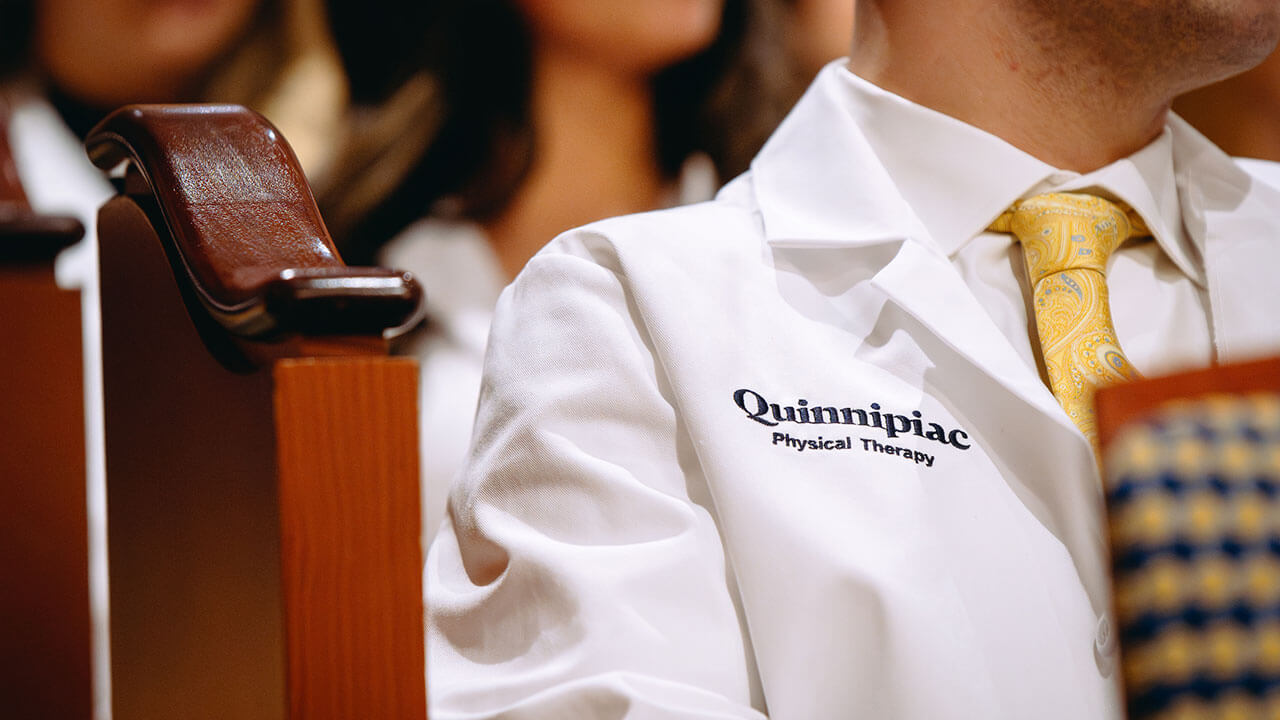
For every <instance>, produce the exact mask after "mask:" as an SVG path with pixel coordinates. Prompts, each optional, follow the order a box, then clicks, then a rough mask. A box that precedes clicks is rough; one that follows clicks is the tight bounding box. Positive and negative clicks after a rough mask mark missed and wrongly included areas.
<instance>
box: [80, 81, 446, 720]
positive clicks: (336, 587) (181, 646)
mask: <svg viewBox="0 0 1280 720" xmlns="http://www.w3.org/2000/svg"><path fill="white" fill-rule="evenodd" d="M86 146H87V149H88V151H89V155H90V158H91V159H92V160H93V161H94V163H95V164H97V165H98V166H99V167H101V168H103V169H114V170H115V171H116V172H115V174H116V175H117V176H120V175H121V170H123V175H122V176H120V177H119V179H118V180H117V182H118V186H119V187H120V189H121V193H120V194H119V195H118V196H116V197H115V198H113V199H112V200H110V201H108V202H107V204H106V205H105V206H104V207H103V208H102V210H101V213H100V215H99V220H98V234H99V245H100V263H101V274H102V321H103V351H104V380H105V403H106V452H107V478H108V480H107V485H108V499H107V504H108V509H109V515H108V528H109V529H108V543H109V552H110V573H111V575H110V584H111V658H112V696H113V697H112V706H113V710H114V714H115V717H117V718H129V719H130V720H133V719H135V718H175V717H181V718H211V719H212V718H237V719H242V718H289V719H290V720H293V719H298V718H307V719H309V720H310V719H312V718H387V719H388V720H390V719H392V718H395V719H397V720H399V719H404V718H407V719H410V720H412V719H413V718H425V714H426V700H425V680H424V677H425V676H424V668H423V615H422V592H421V576H422V552H421V545H420V537H419V535H420V530H419V525H420V520H419V518H420V515H419V509H418V457H417V452H418V433H417V390H416V382H417V370H416V366H415V363H414V361H412V360H410V359H405V358H391V357H388V356H387V348H386V341H385V340H384V335H385V334H387V332H388V331H389V330H392V329H394V328H397V327H401V326H405V325H408V324H411V323H413V322H414V321H415V319H416V318H417V317H420V312H421V310H420V308H421V300H422V298H421V292H420V290H419V288H418V286H417V284H416V282H415V281H414V280H413V278H412V277H410V276H409V275H408V274H406V273H401V272H396V271H390V270H383V269H369V268H365V269H361V268H349V267H346V266H345V265H344V264H343V263H342V261H341V259H340V258H339V256H338V254H337V252H336V251H335V249H334V247H333V245H332V243H331V241H330V239H329V236H328V233H327V231H326V230H325V228H324V224H323V222H322V221H321V219H320V217H319V215H318V213H317V211H316V208H315V203H314V200H313V199H312V195H311V191H310V189H309V188H308V187H307V184H306V182H305V180H304V179H303V177H302V174H301V172H300V170H299V169H298V166H297V162H296V159H295V158H294V156H293V153H292V151H291V150H290V149H289V147H288V145H287V144H286V143H285V142H284V140H283V139H282V138H281V137H280V136H279V134H278V133H277V132H276V131H275V129H274V128H272V127H271V126H270V125H269V124H268V123H267V122H266V121H265V120H264V119H262V118H261V117H260V116H258V115H256V114H254V113H252V112H250V111H248V110H245V109H243V108H240V107H235V106H132V107H129V108H124V109H122V110H120V111H117V112H116V113H114V114H112V115H111V116H109V117H108V118H106V119H105V120H104V121H103V122H102V123H101V124H100V125H99V126H98V127H97V128H95V129H94V130H93V132H91V133H90V135H89V137H88V140H87V142H86Z"/></svg>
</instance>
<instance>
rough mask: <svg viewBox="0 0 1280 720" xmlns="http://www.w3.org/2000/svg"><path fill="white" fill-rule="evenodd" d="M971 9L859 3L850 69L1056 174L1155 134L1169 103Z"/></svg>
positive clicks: (1123, 152) (1120, 152)
mask: <svg viewBox="0 0 1280 720" xmlns="http://www.w3.org/2000/svg"><path fill="white" fill-rule="evenodd" d="M977 5H979V4H977V3H955V5H953V6H952V7H953V8H954V11H952V12H948V13H932V14H926V13H914V12H900V11H899V9H900V8H901V7H903V6H902V5H898V6H889V7H882V6H880V5H878V4H877V3H874V2H868V3H859V4H858V19H857V24H856V30H855V41H854V47H853V53H852V55H851V57H850V62H849V67H850V69H851V70H852V71H853V72H854V73H855V74H857V75H859V76H860V77H862V78H864V79H866V80H868V81H869V82H872V83H874V84H875V85H877V86H879V87H882V88H884V89H885V90H888V91H890V92H893V93H895V94H898V95H900V96H902V97H904V98H907V99H908V100H911V101H913V102H916V103H919V104H921V105H924V106H926V107H929V108H932V109H934V110H937V111H938V112H941V113H944V114H946V115H950V116H952V117H954V118H956V119H958V120H961V121H963V122H965V123H968V124H970V125H973V126H975V127H978V128H981V129H983V130H986V131H987V132H990V133H992V134H994V135H996V136H998V137H1000V138H1002V139H1004V140H1005V141H1006V142H1008V143H1010V144H1011V145H1013V146H1015V147H1017V148H1019V149H1021V150H1023V151H1025V152H1027V153H1029V154H1031V155H1033V156H1035V157H1037V158H1039V159H1040V160H1042V161H1044V162H1046V163H1049V164H1050V165H1053V166H1054V167H1058V168H1061V169H1064V170H1075V171H1077V172H1090V171H1092V170H1096V169H1098V168H1100V167H1103V166H1105V165H1108V164H1110V163H1112V162H1114V161H1116V160H1118V159H1120V158H1123V157H1126V156H1128V155H1130V154H1132V153H1134V152H1136V151H1137V150H1139V149H1140V148H1142V147H1143V146H1144V145H1146V144H1147V143H1149V142H1150V141H1151V140H1152V139H1154V138H1155V137H1156V136H1157V135H1158V134H1159V133H1160V131H1161V128H1162V127H1163V126H1164V122H1165V118H1166V115H1167V113H1168V108H1169V97H1165V96H1164V95H1163V94H1162V93H1160V92H1159V91H1158V90H1157V89H1155V88H1152V87H1151V86H1149V85H1147V84H1145V83H1142V82H1139V81H1137V80H1135V79H1134V78H1131V77H1125V74H1124V73H1123V72H1119V73H1115V74H1113V75H1108V73H1107V72H1106V71H1105V70H1103V69H1101V68H1099V67H1097V65H1099V64H1100V63H1090V62H1087V61H1086V60H1084V59H1082V54H1081V55H1077V56H1075V57H1073V56H1072V54H1071V53H1070V52H1053V51H1052V50H1051V49H1050V48H1048V47H1047V46H1045V45H1042V44H1037V43H1035V42H1032V41H1031V39H1032V38H1035V37H1036V34H1035V33H1033V32H1028V30H1027V29H1026V28H1024V27H1018V26H1017V25H1016V22H1017V19H1016V18H1010V17H1005V16H1002V15H1001V14H999V13H997V12H995V11H993V10H992V9H991V7H990V6H989V5H988V6H986V7H981V8H980V7H977ZM893 12H898V15H901V17H899V16H898V15H895V16H893V17H886V16H885V13H893ZM925 38H927V39H928V41H927V42H924V41H923V40H924V39H925Z"/></svg>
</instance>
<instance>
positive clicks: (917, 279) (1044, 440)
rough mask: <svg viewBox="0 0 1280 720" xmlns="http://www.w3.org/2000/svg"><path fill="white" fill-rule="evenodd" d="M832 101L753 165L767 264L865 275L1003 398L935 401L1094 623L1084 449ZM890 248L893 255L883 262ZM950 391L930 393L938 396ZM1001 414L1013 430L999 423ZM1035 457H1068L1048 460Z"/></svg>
mask: <svg viewBox="0 0 1280 720" xmlns="http://www.w3.org/2000/svg"><path fill="white" fill-rule="evenodd" d="M831 79H832V78H830V77H828V80H831ZM839 90H840V88H839V86H838V84H836V83H834V82H826V83H822V82H820V83H817V84H815V85H814V86H813V87H812V88H811V89H810V92H809V93H808V94H807V95H806V97H805V98H804V99H802V100H801V102H800V103H799V104H798V105H797V107H796V109H795V111H794V112H793V114H792V117H791V118H789V119H788V121H787V122H786V123H784V125H783V126H782V127H781V128H779V130H778V132H777V133H775V135H774V137H773V139H772V140H771V141H770V143H769V145H767V146H766V147H765V148H764V150H762V151H761V153H760V155H759V156H758V157H757V159H756V161H755V163H753V166H752V182H753V183H754V187H755V193H756V199H757V202H758V204H759V207H760V210H761V216H762V222H763V224H764V230H765V235H766V238H767V242H768V243H769V245H770V246H771V247H772V248H773V249H774V250H775V252H776V251H779V250H782V251H784V252H791V253H794V252H802V253H811V252H826V253H831V262H844V263H854V264H857V265H858V266H861V267H866V268H868V270H869V271H870V282H871V283H872V284H873V285H874V286H875V287H877V288H879V289H880V290H881V291H882V292H883V293H884V294H885V296H886V297H887V299H888V301H889V302H891V303H893V304H894V305H896V306H897V307H899V308H901V309H902V310H903V311H905V312H906V313H907V314H908V315H910V316H911V317H912V318H914V319H915V320H916V321H917V322H918V323H919V325H920V328H921V332H924V333H927V334H928V335H929V336H930V337H929V338H920V341H921V344H922V345H926V344H930V342H931V341H935V340H936V341H937V342H938V343H941V346H940V347H945V348H947V349H948V350H947V352H948V354H949V357H952V358H954V359H955V361H956V362H959V363H964V364H965V365H966V368H963V369H961V370H959V371H955V372H954V375H955V376H957V377H959V376H965V375H972V373H971V372H969V370H970V369H971V370H972V371H975V372H977V373H979V374H980V377H982V378H983V379H984V380H986V381H989V382H983V383H982V384H983V385H984V387H990V388H998V390H997V392H1002V393H1004V394H1006V395H1007V396H1009V397H1007V398H1005V399H1003V401H1001V402H986V401H985V400H984V399H983V398H981V397H976V398H966V399H964V400H960V399H959V396H960V395H964V394H965V393H963V392H961V393H957V397H956V398H946V397H944V398H941V399H942V401H943V402H944V403H954V404H961V403H962V404H963V407H962V408H958V409H959V410H960V411H961V412H963V413H964V414H965V415H966V416H967V419H968V420H970V421H972V422H974V423H975V425H976V426H982V427H987V428H996V429H993V430H991V431H990V432H988V433H986V434H985V436H984V438H983V441H984V442H985V443H987V444H988V447H987V450H988V454H989V456H991V457H992V458H993V461H995V462H997V463H998V464H999V465H998V469H999V471H1000V472H1001V474H1002V475H1003V476H1004V477H1006V478H1007V479H1008V482H1009V483H1010V485H1011V486H1012V487H1013V489H1014V491H1015V492H1016V493H1017V494H1018V495H1019V497H1020V498H1021V499H1022V500H1023V503H1024V504H1025V505H1026V506H1027V508H1028V509H1029V510H1030V511H1031V512H1032V513H1033V514H1035V515H1036V516H1037V517H1038V518H1039V519H1040V521H1041V523H1042V524H1044V525H1045V527H1046V528H1048V529H1049V530H1050V531H1051V532H1053V533H1054V534H1055V535H1056V536H1057V537H1058V538H1059V539H1060V540H1061V541H1062V542H1063V544H1064V545H1065V546H1066V547H1067V548H1068V550H1069V551H1070V552H1071V555H1072V557H1073V559H1074V560H1075V562H1076V566H1077V570H1078V572H1079V574H1080V576H1081V579H1082V582H1083V583H1084V585H1085V587H1086V589H1087V590H1088V592H1089V595H1090V599H1091V601H1092V603H1093V605H1094V608H1095V610H1096V611H1098V613H1099V614H1101V612H1102V611H1104V610H1105V609H1106V605H1107V588H1106V579H1105V577H1106V576H1105V572H1104V570H1103V567H1102V558H1103V553H1102V548H1103V541H1102V538H1103V535H1102V532H1101V529H1100V513H1099V505H1098V503H1099V496H1098V480H1097V471H1096V467H1095V465H1094V462H1093V460H1092V452H1091V450H1090V448H1089V445H1088V442H1087V441H1086V440H1085V439H1084V437H1083V436H1082V435H1081V434H1080V433H1079V431H1078V430H1077V429H1076V428H1075V426H1074V425H1072V424H1071V421H1070V419H1069V418H1068V417H1067V416H1066V414H1065V412H1063V410H1062V409H1061V407H1060V406H1059V405H1058V404H1057V401H1056V400H1055V399H1054V397H1053V395H1052V393H1051V392H1050V391H1049V389H1048V388H1047V387H1046V386H1045V385H1044V383H1043V382H1042V381H1041V380H1040V378H1039V376H1038V374H1037V373H1036V371H1035V370H1034V369H1032V368H1030V367H1028V366H1027V364H1026V363H1025V362H1023V360H1022V358H1021V357H1020V356H1019V355H1018V354H1017V352H1016V351H1015V350H1014V348H1013V347H1012V345H1010V343H1009V341H1008V339H1007V338H1005V337H1004V335H1003V334H1002V333H1001V332H1000V331H999V329H998V328H997V327H996V326H995V323H994V322H993V321H992V320H991V319H990V318H989V317H988V315H987V313H986V311H985V310H984V309H983V308H982V307H981V304H980V303H979V302H978V300H977V298H976V297H974V295H973V293H972V291H970V290H969V288H968V287H967V286H966V285H965V284H964V281H963V279H962V278H961V277H960V275H959V273H958V272H957V271H956V270H955V268H954V267H953V266H952V265H951V263H950V261H949V260H948V259H947V257H946V256H945V255H944V254H943V253H942V252H941V251H939V250H938V249H937V248H936V246H935V244H934V243H933V241H932V240H931V238H930V237H929V235H928V233H927V231H926V230H925V228H924V226H923V224H922V223H921V222H920V221H919V219H918V218H917V217H916V215H915V214H914V212H913V211H912V210H911V208H910V207H909V206H907V204H906V202H905V200H904V199H903V198H902V196H901V195H900V194H899V193H898V191H897V190H896V185H895V183H894V181H893V179H892V178H891V177H889V176H888V174H887V173H886V171H885V169H884V167H883V166H882V165H881V164H880V162H879V161H878V160H877V158H876V156H875V153H874V152H873V150H872V149H871V147H870V146H869V145H868V143H867V142H866V140H865V138H864V137H863V136H862V135H861V133H860V132H858V129H857V125H856V124H855V123H854V122H852V121H851V119H850V118H849V117H848V115H847V113H845V112H844V109H843V108H841V107H839V106H840V105H841V104H842V102H843V101H842V99H841V98H840V97H839V94H838V92H839ZM833 105H834V106H835V107H833ZM894 245H896V246H897V251H896V253H895V252H886V249H889V250H891V249H892V246H894ZM876 262H878V263H879V266H878V267H877V266H876V265H875V263H876ZM951 353H953V355H951ZM949 372H950V371H949ZM950 385H952V386H953V385H954V383H951V384H950ZM947 386H948V385H947V384H939V385H938V386H936V387H934V388H930V390H931V391H937V392H940V393H943V394H946V393H947V392H949V391H948V390H947V389H946V388H947ZM1010 408H1012V409H1013V414H1014V415H1016V420H1013V419H1012V418H1010V417H998V416H997V415H999V414H1000V413H1004V412H1007V411H1008V410H1009V409H1010ZM1030 418H1033V419H1030ZM1038 447H1050V448H1067V449H1066V450H1065V451H1062V452H1053V453H1051V452H1038V451H1037V450H1035V448H1038Z"/></svg>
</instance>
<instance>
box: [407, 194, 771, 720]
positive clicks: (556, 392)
mask: <svg viewBox="0 0 1280 720" xmlns="http://www.w3.org/2000/svg"><path fill="white" fill-rule="evenodd" d="M749 215H750V214H749V213H745V214H744V213H741V212H739V211H736V210H726V209H725V208H722V207H718V206H715V205H704V206H693V207H691V208H687V209H682V210H672V211H664V212H660V213H654V214H650V215H646V216H638V217H631V218H625V219H620V220H617V221H611V222H608V223H600V224H596V225H593V226H588V227H586V228H582V229H579V230H575V231H572V232H570V233H567V234H565V235H563V236H561V237H560V238H558V239H557V240H555V241H554V242H553V243H551V244H550V245H549V246H548V247H547V248H545V249H544V250H543V251H542V252H541V253H540V254H539V255H538V256H536V257H535V258H534V259H533V260H532V261H531V262H530V263H528V265H527V266H526V268H525V270H524V271H523V272H522V273H521V275H520V276H519V277H518V278H517V280H516V281H515V282H514V283H513V284H512V285H511V286H510V287H509V288H508V289H507V290H506V291H505V292H504V293H503V296H502V298H501V299H500V300H499V304H498V309H497V312H496V316H495V320H494V325H493V329H492V332H491V335H490V346H489V353H488V357H487V358H486V374H485V381H484V385H483V387H482V389H481V400H480V409H479V412H478V415H477V418H476V426H475V434H474V439H473V450H472V455H471V458H470V461H469V463H468V465H467V467H466V468H465V470H464V472H463V473H462V475H461V477H460V478H459V481H458V483H457V484H456V485H455V487H454V490H453V492H452V495H451V498H450V518H449V519H448V520H447V521H446V527H445V528H444V529H443V531H442V532H441V534H440V535H439V536H438V538H437V540H436V542H435V543H434V544H433V546H432V548H431V551H430V554H429V557H428V563H427V578H426V585H427V588H428V593H427V607H428V608H429V612H428V645H427V647H428V652H429V653H430V658H429V666H430V667H431V668H432V671H431V672H432V674H431V682H432V688H431V693H432V702H433V707H432V711H433V717H491V716H494V715H502V716H503V717H529V718H534V717H536V718H544V717H545V718H560V717H571V716H574V717H584V716H585V717H655V718H663V717H673V718H674V717H682V718H683V717H691V718H698V717H705V718H758V717H760V714H759V712H758V710H757V709H755V708H753V707H752V698H753V692H752V671H751V670H750V667H749V664H750V660H749V653H748V650H747V649H746V647H745V640H744V632H743V628H742V627H741V625H740V623H739V619H738V614H737V612H736V610H735V606H734V599H733V597H732V591H731V589H730V586H729V584H728V583H727V582H726V573H727V572H728V570H727V567H726V562H725V556H724V550H723V547H722V544H721V541H720V538H719V535H718V532H717V528H716V524H715V520H714V519H713V517H712V516H711V513H710V511H709V509H708V505H707V503H706V502H705V501H704V500H703V499H702V498H701V495H702V494H703V493H702V492H701V491H700V490H699V489H698V488H699V485H700V483H701V479H700V471H699V470H698V464H697V462H696V457H695V453H694V451H693V450H692V448H691V445H690V442H689V440H688V437H687V435H685V434H684V433H685V431H684V429H683V428H682V426H681V423H680V421H679V420H678V412H677V409H676V403H675V399H674V397H673V395H672V394H671V392H670V384H669V379H668V377H667V373H666V371H665V370H664V368H663V367H662V364H661V361H660V360H659V359H657V355H656V353H655V349H654V347H655V339H654V336H655V333H657V332H660V330H655V329H654V328H651V327H650V326H649V325H648V324H647V323H646V320H645V317H644V314H645V313H647V312H650V309H649V308H648V307H646V301H645V300H644V299H643V297H644V296H645V295H646V294H647V290H646V289H645V288H644V286H645V284H646V283H649V282H656V281H657V278H659V277H667V278H668V280H667V281H666V282H668V283H669V284H670V285H677V286H678V285H679V284H680V283H681V282H682V281H683V279H682V278H681V277H680V276H679V275H678V274H676V275H675V276H674V277H672V276H670V274H672V273H680V272H681V271H682V268H681V267H680V264H679V262H670V261H669V260H670V258H668V257H665V253H667V252H672V251H674V250H675V249H677V248H679V247H680V246H681V244H682V242H688V243H693V244H695V245H696V244H697V242H696V237H697V235H698V233H697V232H691V231H690V230H689V228H697V227H701V226H703V225H704V224H705V227H707V228H711V227H715V226H716V224H717V223H718V222H721V221H728V222H733V223H740V224H741V225H742V227H743V229H747V228H749V227H750V219H749ZM681 228H684V229H683V230H682V229H681ZM664 231H669V232H665V234H664ZM692 252H695V253H696V252H697V251H696V250H694V251H692ZM655 292H656V291H655ZM659 314H661V313H659ZM677 647H678V651H675V650H674V648H677Z"/></svg>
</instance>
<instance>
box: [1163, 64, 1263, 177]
mask: <svg viewBox="0 0 1280 720" xmlns="http://www.w3.org/2000/svg"><path fill="white" fill-rule="evenodd" d="M1173 109H1174V111H1175V112H1177V113H1178V114H1179V115H1181V116H1182V118H1183V119H1185V120H1186V121H1187V122H1189V123H1191V124H1192V125H1193V126H1195V128H1196V129H1197V130H1199V131H1200V132H1202V133H1204V134H1205V135H1206V136H1207V137H1208V138H1209V139H1210V140H1212V141H1213V142H1214V144H1216V145H1218V146H1219V147H1221V148H1222V149H1223V150H1224V151H1226V152H1227V154H1229V155H1233V156H1235V157H1237V158H1239V159H1240V160H1238V162H1240V163H1241V165H1243V166H1244V167H1245V168H1246V169H1248V170H1249V172H1251V173H1253V174H1255V175H1258V176H1260V177H1262V178H1263V179H1264V180H1265V181H1267V182H1269V183H1271V184H1272V185H1275V186H1277V187H1280V169H1278V168H1280V165H1276V164H1274V162H1255V160H1270V161H1280V52H1276V53H1272V54H1271V56H1270V57H1268V58H1267V59H1266V60H1265V61H1263V63H1262V64H1261V65H1259V66H1258V67H1256V68H1254V69H1252V70H1250V71H1249V72H1247V73H1243V74H1241V75H1236V76H1235V77H1232V78H1228V79H1227V80H1224V81H1222V82H1220V83H1216V84H1213V85H1210V86H1208V87H1204V88H1201V89H1199V90H1195V91H1193V92H1190V93H1187V94H1186V95H1183V96H1182V97H1180V98H1178V99H1177V100H1174V102H1173Z"/></svg>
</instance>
